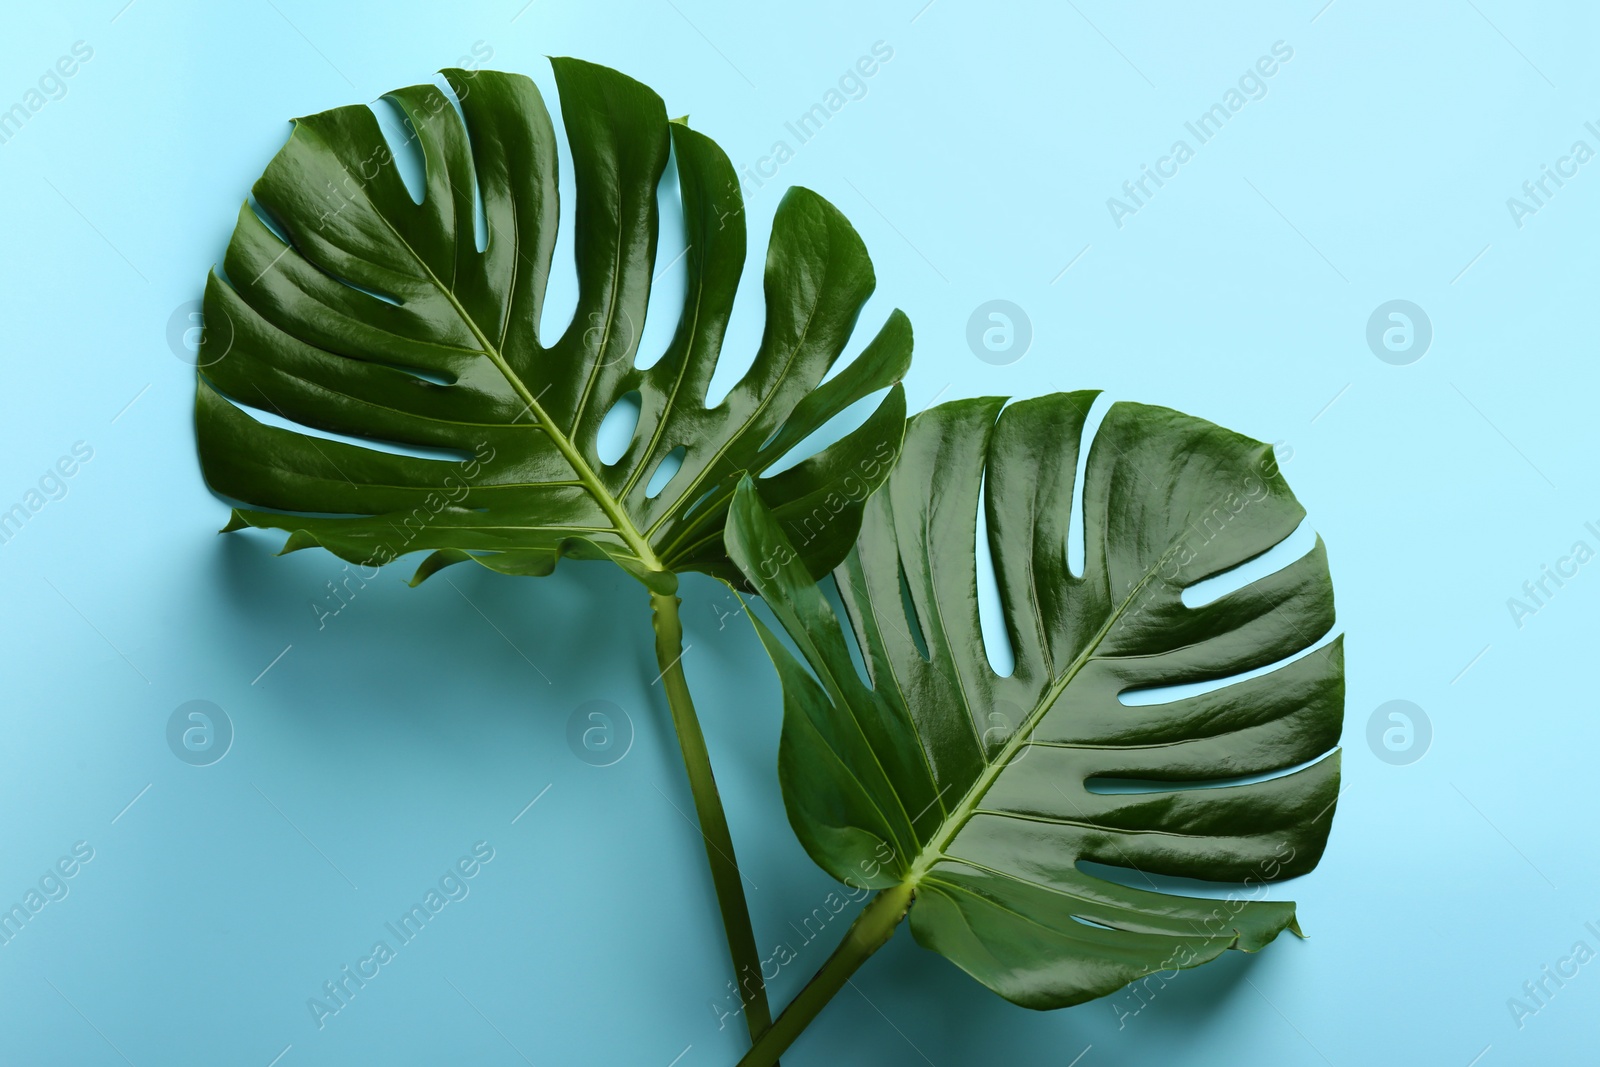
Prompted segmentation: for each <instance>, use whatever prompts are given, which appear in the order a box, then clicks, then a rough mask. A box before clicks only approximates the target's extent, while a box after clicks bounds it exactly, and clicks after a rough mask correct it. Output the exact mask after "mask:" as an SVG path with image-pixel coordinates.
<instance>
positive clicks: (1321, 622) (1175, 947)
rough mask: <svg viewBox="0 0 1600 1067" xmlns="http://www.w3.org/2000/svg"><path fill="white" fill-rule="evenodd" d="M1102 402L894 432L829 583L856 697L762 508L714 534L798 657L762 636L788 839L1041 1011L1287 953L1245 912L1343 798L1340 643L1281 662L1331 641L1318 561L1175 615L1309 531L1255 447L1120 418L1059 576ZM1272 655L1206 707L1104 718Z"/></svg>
mask: <svg viewBox="0 0 1600 1067" xmlns="http://www.w3.org/2000/svg"><path fill="white" fill-rule="evenodd" d="M1094 396H1095V394H1094V393H1072V394H1057V395H1054V396H1049V397H1044V398H1041V399H1037V400H1027V401H1023V402H1019V403H1016V404H1013V405H1011V406H1009V407H1006V408H1005V409H1004V410H1003V411H1002V410H1001V407H1002V404H1003V401H1002V400H999V399H981V400H968V401H958V402H955V403H950V404H945V405H943V406H942V407H939V408H935V409H933V410H931V411H929V412H926V413H924V414H922V415H919V416H917V417H916V418H915V419H913V420H912V423H911V427H910V429H909V430H908V432H907V436H906V441H905V449H904V453H903V456H902V460H901V463H900V466H899V467H898V468H897V469H896V471H895V473H894V475H893V476H892V478H891V480H890V483H889V485H888V487H887V488H886V489H885V490H883V491H882V492H880V493H879V494H878V495H877V496H876V497H874V498H873V499H872V500H871V501H870V502H869V504H868V508H867V515H866V518H865V521H864V524H863V527H862V531H861V536H860V540H859V541H858V543H857V545H856V547H855V550H854V551H853V552H852V554H851V555H850V556H849V558H848V559H847V560H846V561H845V563H844V564H843V565H842V566H841V567H840V568H839V569H838V570H837V571H836V572H835V575H834V577H835V579H836V581H837V585H838V589H839V593H840V595H841V597H842V599H843V603H844V605H845V607H846V608H847V610H848V614H849V621H850V624H851V627H852V629H853V631H854V637H855V641H856V643H857V645H858V646H859V651H860V654H861V657H862V659H863V661H864V666H865V671H866V676H867V680H866V681H863V679H862V677H861V675H860V673H858V670H857V667H856V665H855V663H854V662H853V661H852V651H851V649H850V647H849V645H848V644H847V639H846V636H845V633H844V631H843V629H842V628H841V626H840V623H839V621H838V620H837V618H836V617H835V615H834V612H833V611H832V609H831V608H830V607H829V601H828V600H827V598H826V597H825V595H824V593H823V591H822V590H821V589H820V588H819V587H818V586H816V585H814V584H813V583H812V581H811V579H810V577H809V575H808V573H807V571H806V569H805V566H804V563H803V561H802V560H800V559H799V558H798V556H797V555H796V554H795V552H794V551H793V550H792V549H791V548H790V546H789V545H788V544H787V543H786V540H785V538H784V536H783V534H782V531H781V530H780V528H779V527H778V525H777V524H776V523H775V522H774V521H773V519H772V516H771V513H770V512H769V511H768V510H767V509H766V508H764V507H763V506H762V505H761V503H760V501H759V500H758V499H757V496H756V494H755V492H754V490H753V487H751V486H750V485H748V484H746V485H745V486H744V487H743V488H742V490H741V493H740V496H739V497H738V498H737V499H736V501H735V504H734V508H733V510H732V513H731V515H730V519H729V535H728V536H729V542H728V543H729V546H730V549H731V551H732V554H733V557H734V559H735V560H736V561H737V562H738V563H739V564H740V566H741V567H742V568H743V569H744V570H745V572H746V574H747V575H748V576H749V578H750V580H751V581H752V582H753V583H754V584H755V586H756V587H757V589H758V590H759V591H760V593H761V595H762V597H763V599H764V600H765V602H766V603H767V604H768V605H769V606H770V607H771V609H772V611H773V612H774V613H775V615H776V616H777V618H778V619H779V621H780V622H781V623H782V626H783V628H784V629H785V630H787V632H788V635H789V637H790V638H791V639H792V640H793V642H794V643H795V645H796V646H797V647H798V648H799V650H800V652H801V654H802V655H803V657H804V660H805V665H804V666H802V664H801V663H800V662H799V661H798V660H797V659H796V658H795V657H794V656H793V655H791V653H790V652H789V651H788V650H787V648H786V646H785V645H784V644H783V643H782V642H780V640H779V639H778V638H777V637H776V636H775V635H774V634H773V632H771V631H770V630H768V629H767V628H766V627H764V626H761V625H760V623H759V621H758V623H757V625H758V627H759V629H760V631H761V637H762V640H763V641H764V642H765V644H766V646H767V649H768V651H769V653H770V654H771V656H772V658H773V660H774V661H775V662H776V664H777V666H778V669H779V672H780V674H781V675H782V679H783V690H784V721H783V734H782V749H781V756H780V764H779V767H780V774H781V779H782V785H783V794H784V799H785V802H786V804H787V807H788V811H789V819H790V822H791V823H792V824H793V826H794V829H795V831H796V833H797V834H798V835H799V837H800V840H801V842H802V843H803V844H804V845H805V848H806V850H807V851H808V852H809V853H810V854H811V856H812V858H813V859H814V860H815V861H816V862H817V863H818V864H820V865H821V866H822V867H823V868H824V869H825V870H827V871H828V872H829V873H830V874H832V875H833V876H834V877H836V878H839V879H841V880H847V881H849V882H850V883H852V884H854V885H867V886H874V887H879V888H883V889H885V890H886V895H889V896H890V897H895V896H896V895H897V897H898V901H899V905H898V907H897V909H896V914H894V915H892V916H891V918H890V925H889V927H888V928H889V929H890V930H892V928H893V926H892V923H893V922H894V921H898V918H899V916H900V914H903V913H904V912H905V910H906V907H907V905H908V904H909V914H910V924H911V929H912V932H913V934H914V935H915V937H916V939H917V941H919V942H920V943H921V944H922V945H924V946H925V947H927V948H930V949H933V950H934V951H936V952H939V953H940V954H942V955H944V956H946V957H947V958H949V959H950V960H951V961H953V962H954V963H955V964H957V965H958V966H959V967H961V968H962V969H963V970H965V971H966V972H967V973H969V974H970V975H972V976H973V977H974V978H976V979H977V980H978V981H980V982H982V983H983V984H984V985H986V986H988V987H989V988H990V989H992V990H994V991H995V992H997V993H999V994H1000V995H1002V996H1004V997H1006V998H1007V999H1009V1000H1012V1001H1014V1002H1016V1003H1018V1004H1021V1005H1024V1006H1026V1007H1030V1008H1056V1007H1061V1006H1064V1005H1069V1004H1075V1003H1078V1002H1080V1001H1084V1000H1087V999H1090V998H1093V997H1098V996H1102V995H1104V994H1107V993H1110V992H1112V991H1114V990H1116V989H1118V988H1119V987H1121V986H1123V985H1125V984H1127V983H1128V982H1130V981H1133V980H1135V979H1137V978H1139V977H1140V976H1143V975H1147V974H1151V973H1154V972H1162V971H1176V969H1178V968H1180V967H1189V966H1193V965H1196V964H1199V963H1202V962H1204V961H1207V960H1210V959H1213V958H1214V957H1216V956H1217V955H1219V954H1220V953H1222V952H1223V951H1224V950H1226V949H1230V948H1236V949H1244V950H1246V951H1249V950H1254V949H1258V948H1260V947H1261V946H1263V945H1265V944H1266V943H1267V942H1269V941H1271V940H1272V939H1273V938H1274V937H1275V936H1276V935H1277V934H1278V933H1279V932H1280V931H1282V930H1283V929H1285V928H1288V929H1291V930H1295V931H1296V932H1297V933H1298V927H1297V926H1296V925H1295V909H1294V905H1293V904H1291V903H1281V902H1274V901H1267V900H1264V899H1255V898H1259V897H1261V896H1262V892H1263V887H1262V883H1264V882H1267V881H1271V880H1273V879H1278V878H1284V877H1288V876H1291V875H1297V874H1302V873H1304V872H1306V871H1309V870H1310V869H1311V868H1312V867H1314V866H1315V865H1316V863H1317V861H1318V859H1319V858H1320V857H1321V855H1322V851H1323V847H1324V845H1325V843H1326V841H1327V835H1328V828H1329V823H1330V817H1331V812H1332V809H1333V806H1334V801H1335V799H1336V797H1337V795H1338V786H1339V757H1338V753H1337V752H1336V751H1335V752H1333V753H1331V754H1330V753H1329V749H1330V748H1332V746H1334V745H1335V743H1336V742H1337V740H1338V736H1339V730H1340V720H1341V714H1342V706H1343V696H1344V673H1343V656H1342V647H1341V644H1340V643H1339V641H1337V640H1336V641H1333V642H1331V643H1328V644H1325V645H1323V646H1321V647H1320V648H1318V649H1316V650H1314V651H1311V652H1308V653H1305V654H1304V655H1298V656H1297V655H1296V654H1297V653H1302V652H1305V650H1306V649H1308V648H1309V647H1310V646H1312V645H1313V644H1314V643H1315V642H1316V641H1318V639H1319V638H1321V637H1322V636H1323V635H1325V634H1326V633H1327V632H1328V630H1329V629H1330V627H1331V626H1332V624H1333V616H1334V612H1333V590H1332V586H1331V583H1330V579H1329V576H1328V567H1327V559H1326V556H1325V553H1324V549H1323V545H1322V543H1321V541H1320V539H1319V540H1318V541H1317V544H1316V547H1315V548H1314V549H1313V550H1312V551H1310V552H1309V553H1307V554H1306V555H1305V556H1303V557H1302V558H1301V559H1299V560H1298V561H1297V562H1294V563H1292V564H1290V565H1289V566H1287V567H1284V568H1283V569H1281V570H1279V571H1277V572H1276V573H1273V574H1271V575H1269V576H1267V577H1263V578H1260V579H1259V580H1256V581H1254V582H1251V583H1250V584H1247V585H1245V586H1243V587H1242V588H1240V589H1238V590H1237V591H1235V592H1231V593H1227V594H1226V595H1223V596H1220V597H1217V598H1216V599H1214V600H1212V601H1211V602H1209V603H1203V604H1195V605H1192V606H1191V605H1188V604H1185V603H1184V600H1183V596H1182V594H1183V591H1184V589H1185V588H1186V587H1188V586H1190V585H1192V584H1194V583H1195V582H1197V581H1200V580H1202V579H1204V578H1207V577H1210V576H1213V575H1216V574H1218V573H1220V572H1223V571H1226V570H1228V569H1230V568H1233V567H1235V566H1236V565H1238V564H1240V563H1243V562H1245V561H1247V560H1250V559H1251V558H1253V557H1256V556H1258V555H1260V554H1261V553H1263V552H1265V551H1267V550H1268V549H1270V548H1272V547H1273V546H1274V545H1276V544H1277V543H1278V542H1280V541H1282V540H1283V539H1284V538H1285V537H1287V536H1288V535H1289V534H1290V533H1291V532H1292V531H1293V530H1294V529H1295V528H1296V526H1297V525H1298V524H1299V523H1300V520H1301V518H1302V516H1303V514H1304V512H1303V510H1302V508H1301V506H1300V505H1299V503H1298V502H1297V501H1296V500H1295V498H1294V496H1293V495H1292V494H1291V493H1290V491H1289V487H1288V486H1287V485H1286V484H1285V482H1284V480H1283V478H1282V476H1281V474H1280V473H1279V471H1278V468H1277V464H1276V463H1275V461H1274V459H1273V455H1272V450H1271V448H1270V447H1269V446H1267V445H1263V444H1260V443H1258V442H1256V441H1252V440H1249V439H1248V438H1245V437H1241V436H1239V435H1238V434H1234V433H1231V432H1229V431H1227V430H1224V429H1221V428H1219V427H1217V426H1214V425H1212V424H1210V423H1207V422H1203V421H1201V420H1199V419H1195V418H1190V417H1188V416H1185V415H1182V414H1179V413H1177V412H1174V411H1170V410H1167V409H1164V408H1156V407H1145V406H1142V405H1135V404H1126V403H1120V404H1116V405H1114V406H1113V407H1111V408H1110V410H1109V412H1108V414H1107V415H1106V417H1105V420H1104V422H1103V423H1102V424H1101V426H1100V429H1099V433H1098V435H1097V436H1096V437H1095V439H1094V443H1093V447H1092V448H1091V449H1090V452H1089V457H1088V463H1087V469H1086V473H1085V476H1084V484H1083V486H1082V487H1081V490H1080V492H1081V494H1082V498H1081V499H1082V508H1083V515H1084V520H1083V521H1084V530H1083V541H1084V546H1085V548H1084V557H1085V558H1084V565H1083V571H1084V572H1083V574H1082V575H1081V576H1079V575H1074V574H1073V573H1071V572H1070V570H1069V567H1068V558H1067V534H1068V528H1069V524H1070V523H1071V522H1072V521H1074V520H1073V516H1074V506H1073V505H1074V497H1073V491H1074V488H1075V487H1074V484H1073V483H1074V479H1075V476H1076V466H1077V461H1078V447H1079V445H1078V442H1079V437H1080V434H1081V431H1082V430H1083V427H1084V419H1085V414H1086V412H1087V411H1088V409H1089V406H1090V404H1091V402H1092V400H1093V399H1094ZM980 496H981V497H982V505H983V506H984V507H985V508H986V518H987V525H988V531H989V542H990V547H991V549H992V553H993V560H994V567H995V573H996V577H997V580H998V585H999V591H1000V600H1001V605H1002V609H1003V612H1004V619H1005V631H1006V634H1007V635H1008V637H1009V639H1010V643H1011V647H1012V650H1013V652H1014V655H1015V661H1016V665H1015V669H1014V670H1013V672H1012V673H1011V674H1010V675H1008V676H1001V675H999V674H997V673H996V672H995V671H994V670H993V669H992V668H991V666H990V664H989V661H988V658H987V654H986V652H985V647H984V642H983V638H982V635H981V633H980V629H979V620H978V593H977V570H976V566H977V565H976V555H975V547H976V546H975V527H976V520H977V509H978V507H979V505H980ZM1286 659H1287V660H1288V662H1287V663H1285V664H1284V665H1282V666H1278V667H1276V668H1275V669H1273V670H1271V671H1270V672H1267V673H1260V674H1257V675H1255V676H1252V677H1250V678H1248V679H1245V680H1235V681H1233V682H1232V683H1231V684H1224V685H1222V686H1220V687H1218V688H1213V689H1210V690H1209V691H1206V692H1204V693H1202V694H1200V695H1191V696H1182V697H1177V698H1175V699H1168V700H1166V701H1164V702H1160V703H1154V704H1146V705H1144V706H1129V705H1125V704H1124V703H1123V702H1122V701H1121V700H1119V696H1120V695H1121V694H1125V693H1128V692H1129V691H1131V690H1143V689H1149V688H1153V687H1166V686H1172V685H1178V684H1183V683H1194V682H1212V681H1215V680H1219V679H1227V678H1230V677H1231V676H1233V675H1236V674H1239V673H1242V672H1250V671H1256V670H1258V669H1260V668H1265V667H1268V666H1270V665H1273V664H1276V663H1279V662H1280V661H1283V660H1286ZM808 667H809V670H808V669H807V668H808ZM1277 772H1287V773H1277ZM1245 778H1255V779H1257V780H1252V781H1244V782H1241V781H1239V779H1245ZM1084 861H1092V862H1094V863H1098V864H1107V865H1111V866H1113V867H1119V868H1123V869H1124V870H1125V871H1126V872H1127V875H1128V877H1129V880H1132V881H1140V880H1142V879H1143V877H1144V876H1145V875H1154V874H1161V875H1175V876H1183V877H1188V878H1198V879H1206V880H1210V881H1217V882H1235V883H1244V888H1243V889H1241V890H1238V891H1236V892H1234V893H1232V894H1230V895H1229V896H1228V898H1227V899H1199V898H1194V897H1187V896H1175V895H1172V894H1169V893H1165V892H1157V891H1152V889H1139V888H1128V887H1126V886H1124V885H1122V884H1120V883H1118V882H1114V881H1110V880H1107V879H1105V878H1102V877H1098V876H1096V875H1095V874H1092V873H1089V872H1087V871H1085V870H1084V869H1083V868H1082V864H1083V862H1084ZM1152 886H1153V883H1152ZM879 899H883V897H880V898H879ZM870 910H871V909H870V908H869V911H870ZM864 917H865V913H864ZM855 940H856V941H860V940H861V938H860V937H859V936H858V937H856V938H855ZM869 947H870V946H869ZM848 948H849V944H848V943H847V946H846V949H848ZM846 949H841V950H840V951H841V953H845V952H846ZM855 951H857V952H858V954H859V950H855ZM830 966H834V964H832V963H830ZM819 977H821V976H819ZM835 978H837V975H835ZM798 1003H799V1002H798V1001H797V1004H798ZM786 1025H787V1024H786V1020H784V1019H780V1021H779V1023H778V1024H777V1026H778V1028H779V1029H782V1028H784V1027H785V1026H786ZM753 1055H754V1054H753ZM747 1062H752V1063H754V1062H761V1061H760V1060H759V1059H755V1058H752V1059H750V1060H748V1061H747Z"/></svg>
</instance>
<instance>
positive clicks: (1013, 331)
mask: <svg viewBox="0 0 1600 1067" xmlns="http://www.w3.org/2000/svg"><path fill="white" fill-rule="evenodd" d="M1032 344H1033V320H1031V319H1029V318H1028V313H1027V312H1026V311H1023V310H1022V309H1021V308H1020V307H1018V306H1017V305H1016V304H1013V303H1012V302H1011V301H1009V300H988V301H985V302H984V303H982V304H979V305H978V306H977V307H975V308H973V309H972V316H971V317H970V318H968V319H967V347H968V348H970V349H972V354H973V355H975V356H977V357H978V358H979V359H981V360H983V361H984V362H985V363H989V364H993V365H994V366H996V367H1005V366H1009V365H1010V364H1012V363H1015V362H1017V360H1019V359H1021V358H1022V357H1023V356H1025V355H1027V354H1028V348H1029V346H1030V345H1032Z"/></svg>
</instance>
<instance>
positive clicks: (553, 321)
mask: <svg viewBox="0 0 1600 1067" xmlns="http://www.w3.org/2000/svg"><path fill="white" fill-rule="evenodd" d="M547 79H548V80H549V84H546V80H547ZM534 80H535V81H536V82H538V83H539V93H540V95H542V96H543V97H544V102H545V107H546V108H547V109H548V110H549V112H550V122H551V124H552V125H553V127H554V129H555V133H556V136H555V146H554V150H555V155H556V193H557V207H556V211H557V215H558V216H559V218H558V220H557V224H556V242H555V247H554V249H553V250H552V253H551V257H550V275H549V277H548V278H547V279H546V286H545V294H544V307H543V309H542V311H541V312H540V315H539V321H538V322H536V323H534V326H535V327H536V328H537V329H538V331H539V332H538V336H539V338H540V341H541V343H543V344H545V345H551V344H554V343H555V338H558V337H561V336H562V335H563V334H565V333H566V331H567V330H569V329H571V328H572V320H573V316H574V315H576V314H577V311H578V251H577V238H576V234H577V231H578V224H577V203H578V187H577V183H576V181H575V180H574V178H573V166H572V148H571V146H570V145H569V144H568V143H567V127H566V123H565V122H564V121H563V118H562V114H561V94H560V93H558V92H556V88H555V84H554V76H553V74H551V73H550V68H549V67H548V65H546V66H544V68H543V70H542V71H541V73H540V74H539V75H538V76H536V77H535V78H534ZM584 325H585V326H587V325H589V324H588V323H585V324H584Z"/></svg>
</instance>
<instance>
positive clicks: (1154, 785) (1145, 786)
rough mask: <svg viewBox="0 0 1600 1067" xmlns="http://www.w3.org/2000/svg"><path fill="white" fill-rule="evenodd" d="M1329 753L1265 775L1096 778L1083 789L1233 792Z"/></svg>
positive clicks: (1105, 793)
mask: <svg viewBox="0 0 1600 1067" xmlns="http://www.w3.org/2000/svg"><path fill="white" fill-rule="evenodd" d="M1327 758H1328V757H1327V754H1326V753H1320V754H1318V755H1316V756H1313V757H1312V758H1311V759H1308V760H1305V761H1303V762H1301V763H1296V764H1295V765H1294V766H1292V767H1284V768H1281V769H1280V770H1276V771H1266V772H1264V773H1261V774H1240V775H1235V776H1233V777H1231V778H1184V779H1179V780H1175V781H1173V780H1162V779H1158V778H1112V777H1094V778H1088V779H1085V780H1084V783H1083V787H1084V788H1085V789H1086V790H1088V791H1089V792H1091V793H1098V794H1100V795H1101V796H1124V795H1129V794H1140V793H1186V792H1190V791H1193V790H1199V789H1231V788H1233V787H1235V786H1241V785H1255V784H1257V783H1258V782H1270V781H1272V779H1274V778H1284V777H1287V776H1289V775H1291V774H1294V773H1295V772H1296V771H1303V770H1305V769H1306V768H1307V767H1311V766H1314V765H1315V764H1318V763H1321V762H1322V761H1323V760H1325V759H1327Z"/></svg>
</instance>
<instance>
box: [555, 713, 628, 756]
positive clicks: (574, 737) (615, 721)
mask: <svg viewBox="0 0 1600 1067" xmlns="http://www.w3.org/2000/svg"><path fill="white" fill-rule="evenodd" d="M567 747H568V748H570V749H571V750H572V754H573V755H574V756H577V757H578V758H579V759H581V760H582V761H583V762H585V763H587V764H588V765H589V766H591V767H609V766H611V765H612V764H613V763H620V762H622V758H623V757H624V756H626V755H627V754H628V751H629V749H631V748H633V720H632V719H631V718H629V717H628V713H627V712H625V711H623V710H622V709H621V708H619V707H618V706H617V705H615V704H613V703H611V701H609V700H590V701H588V702H586V703H583V704H579V705H578V706H577V707H576V708H575V709H573V712H572V714H571V715H570V716H568V718H567Z"/></svg>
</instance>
